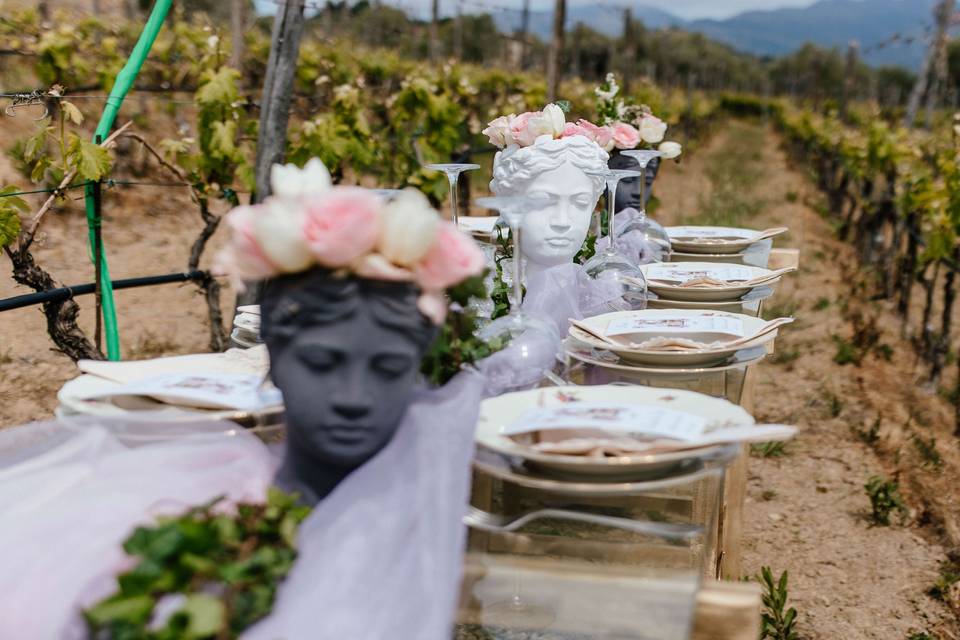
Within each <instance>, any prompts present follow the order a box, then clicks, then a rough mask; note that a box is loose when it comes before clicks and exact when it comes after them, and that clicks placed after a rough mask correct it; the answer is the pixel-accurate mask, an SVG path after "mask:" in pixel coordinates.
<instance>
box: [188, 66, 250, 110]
mask: <svg viewBox="0 0 960 640" xmlns="http://www.w3.org/2000/svg"><path fill="white" fill-rule="evenodd" d="M239 77H240V72H239V71H237V70H236V69H231V68H230V67H223V68H222V69H220V70H219V71H217V72H216V73H210V72H207V73H206V74H204V78H203V81H204V82H203V85H202V86H201V87H200V89H199V90H197V102H199V103H200V104H204V105H209V104H231V103H233V102H236V101H237V98H238V97H239V94H238V92H237V79H238V78H239Z"/></svg>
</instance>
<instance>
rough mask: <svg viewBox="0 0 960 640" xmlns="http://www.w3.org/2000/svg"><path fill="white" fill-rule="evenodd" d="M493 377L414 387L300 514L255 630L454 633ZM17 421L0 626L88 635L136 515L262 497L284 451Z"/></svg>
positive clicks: (354, 636) (6, 479) (6, 507)
mask: <svg viewBox="0 0 960 640" xmlns="http://www.w3.org/2000/svg"><path fill="white" fill-rule="evenodd" d="M486 385H487V379H486V378H485V377H484V376H482V375H480V374H479V373H477V372H476V371H465V372H463V373H461V374H460V375H458V376H457V377H456V378H454V379H453V380H452V381H451V382H450V383H448V384H447V385H446V386H444V387H442V388H440V389H435V390H424V391H421V392H419V393H418V395H417V397H416V398H415V399H414V401H413V403H412V404H411V405H410V407H409V408H408V409H407V412H406V414H405V416H404V419H403V422H402V424H401V426H400V428H399V430H398V432H397V434H396V436H395V437H394V439H393V440H392V441H391V442H390V443H389V445H388V446H387V447H386V448H385V449H384V450H383V451H381V452H380V453H379V454H378V455H377V456H376V457H375V458H373V459H372V460H370V461H369V462H368V463H367V464H365V465H364V466H363V467H361V468H360V469H358V470H357V471H356V472H355V473H353V474H352V475H350V476H349V477H348V478H347V479H346V480H344V482H343V483H342V484H341V485H340V486H339V487H337V489H336V490H335V491H334V492H333V493H332V494H331V495H330V496H329V497H328V498H327V499H326V500H324V501H323V502H322V503H321V504H320V505H318V506H317V508H316V509H315V510H314V511H313V513H311V515H310V516H309V517H308V518H307V520H306V521H305V522H304V523H303V525H302V527H301V529H300V532H299V534H298V543H299V546H300V553H301V555H300V557H299V558H298V560H297V563H296V565H295V566H294V569H293V571H292V573H291V574H290V576H289V577H288V579H287V581H286V582H285V583H284V585H283V586H282V588H281V590H280V592H279V595H278V600H277V603H276V605H275V608H274V611H273V612H272V613H271V615H270V616H269V617H268V618H266V619H265V620H263V621H261V622H260V623H259V624H258V625H256V626H255V627H254V628H252V629H251V630H249V631H248V633H246V634H244V638H251V639H253V640H259V639H262V640H275V639H277V638H290V639H294V638H311V639H316V640H326V639H329V640H342V639H344V638H350V639H351V640H380V639H382V638H388V637H394V638H417V639H423V640H441V639H445V638H449V636H450V628H451V625H452V622H453V615H454V609H455V605H456V596H457V593H458V585H459V580H460V572H461V568H462V559H463V558H462V556H463V548H464V540H465V529H464V526H463V524H462V518H463V514H464V512H465V509H466V505H467V502H468V499H469V482H470V461H471V459H472V457H473V432H474V428H475V425H476V421H477V413H478V410H479V402H480V399H481V397H482V394H483V391H484V388H485V387H486ZM208 424H209V423H208ZM221 430H222V429H221ZM10 431H11V432H15V433H13V434H12V435H13V438H11V437H10V433H8V432H2V433H0V522H3V527H0V549H4V550H6V551H4V553H2V554H0V593H3V594H4V596H3V598H0V638H17V639H18V640H47V639H54V638H55V639H57V640H80V639H81V638H86V629H85V626H84V624H83V621H82V618H81V614H80V612H81V610H82V608H84V607H88V606H90V605H92V604H93V603H95V602H97V601H98V600H100V599H102V598H103V597H105V596H107V595H109V594H110V593H112V592H113V591H114V589H115V586H116V580H115V576H116V575H117V574H118V573H120V572H122V571H123V570H125V569H127V568H129V567H130V566H131V560H130V558H128V557H126V556H125V554H124V552H123V550H122V548H121V544H122V541H123V540H124V539H125V538H126V537H127V536H128V535H129V534H130V533H131V532H132V531H133V529H134V528H135V527H136V526H137V525H141V524H149V523H152V522H154V521H155V518H156V516H158V515H163V514H177V513H182V512H183V511H185V510H186V509H188V508H190V507H191V506H195V505H199V504H203V503H205V502H208V501H209V500H211V499H213V498H214V497H217V496H220V495H224V496H227V498H228V502H237V501H248V502H259V501H262V500H263V499H264V498H265V492H266V489H267V488H268V487H269V485H270V484H271V482H272V480H273V475H274V473H275V468H276V464H277V459H276V457H275V455H274V454H273V453H271V452H270V451H269V450H268V448H267V447H266V446H265V445H264V444H263V443H261V442H260V441H259V440H258V439H256V438H255V437H253V436H250V435H247V434H245V433H243V432H242V430H237V431H238V434H237V435H236V436H233V437H227V436H224V435H211V434H198V435H182V436H180V437H177V438H176V439H174V440H170V441H166V442H162V443H159V444H151V445H149V446H144V447H140V448H128V447H127V446H125V445H124V444H123V442H121V441H120V440H118V438H117V437H115V431H116V429H111V428H110V427H109V426H98V425H97V424H96V423H95V422H94V423H88V424H84V425H83V428H82V429H81V430H79V431H78V430H77V428H76V426H75V425H65V424H61V423H45V424H33V425H27V426H24V427H18V428H16V429H13V430H10ZM5 436H6V438H5ZM37 443H40V444H37ZM44 443H46V444H44ZM5 445H7V446H5ZM9 451H13V453H12V454H7V452H9ZM11 550H16V552H11Z"/></svg>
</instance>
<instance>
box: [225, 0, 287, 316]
mask: <svg viewBox="0 0 960 640" xmlns="http://www.w3.org/2000/svg"><path fill="white" fill-rule="evenodd" d="M303 10H304V0H286V1H285V2H283V3H282V4H281V5H280V6H279V7H278V8H277V15H276V17H274V19H273V35H272V39H271V43H270V57H269V58H268V59H267V70H266V75H265V79H264V81H263V94H262V95H261V97H260V132H259V135H258V138H257V159H256V162H255V165H254V166H255V175H256V192H255V193H254V196H253V201H254V202H255V203H256V202H263V200H264V199H265V198H266V197H267V196H269V195H270V170H271V168H272V167H273V165H274V164H276V163H278V162H281V161H282V160H283V156H284V152H285V150H286V147H287V126H288V125H289V123H290V104H291V102H292V100H293V80H294V77H295V74H296V71H297V58H298V57H299V55H300V39H301V37H302V36H303V23H304V16H303ZM259 295H260V286H259V284H258V283H249V284H248V286H247V289H246V290H245V291H244V292H243V293H240V294H238V295H237V304H236V306H237V307H240V306H242V305H245V304H255V303H256V302H257V298H258V297H259ZM234 315H236V309H234Z"/></svg>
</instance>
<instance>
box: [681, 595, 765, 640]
mask: <svg viewBox="0 0 960 640" xmlns="http://www.w3.org/2000/svg"><path fill="white" fill-rule="evenodd" d="M761 606H762V605H761V600H760V587H759V586H758V585H756V584H750V583H744V582H740V583H734V582H713V583H709V584H704V586H703V588H702V589H701V590H700V593H699V594H698V595H697V608H696V612H695V614H694V622H693V635H692V636H691V640H756V639H757V638H758V637H759V635H760V610H761Z"/></svg>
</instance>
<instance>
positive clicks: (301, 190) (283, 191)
mask: <svg viewBox="0 0 960 640" xmlns="http://www.w3.org/2000/svg"><path fill="white" fill-rule="evenodd" d="M332 184H333V181H332V179H331V178H330V172H329V171H327V167H326V166H324V164H323V162H322V161H321V160H320V159H319V158H313V159H312V160H310V161H309V162H307V164H306V165H304V167H303V169H300V168H299V167H297V166H296V165H293V164H287V165H280V164H275V165H273V167H272V168H271V169H270V186H271V187H272V188H273V193H274V194H275V195H278V196H281V197H284V198H296V197H299V196H304V195H308V194H311V193H320V192H323V191H326V190H328V189H329V188H330V187H331V185H332Z"/></svg>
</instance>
